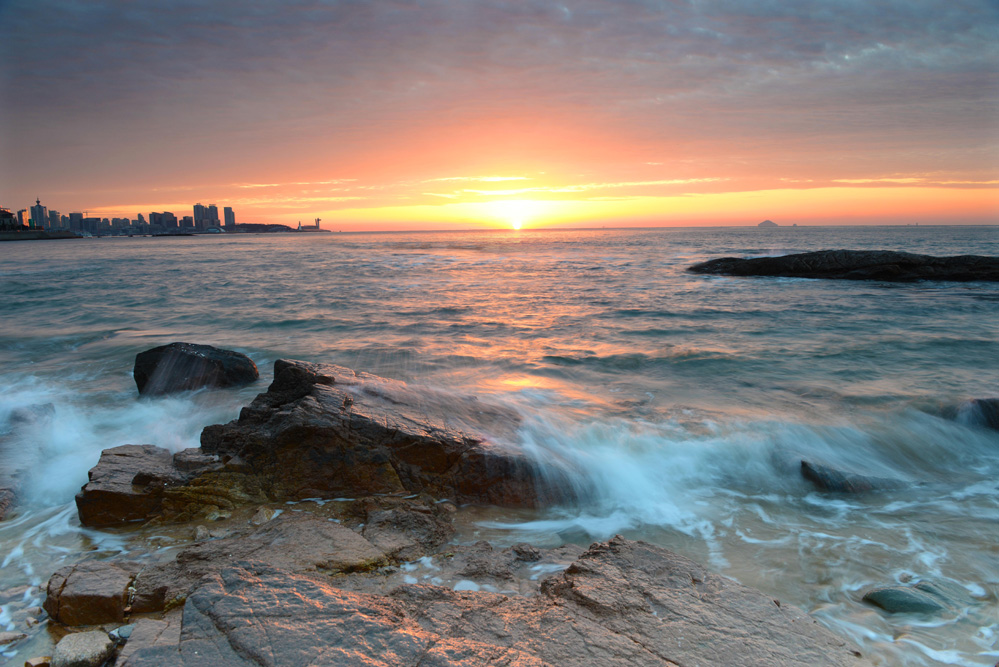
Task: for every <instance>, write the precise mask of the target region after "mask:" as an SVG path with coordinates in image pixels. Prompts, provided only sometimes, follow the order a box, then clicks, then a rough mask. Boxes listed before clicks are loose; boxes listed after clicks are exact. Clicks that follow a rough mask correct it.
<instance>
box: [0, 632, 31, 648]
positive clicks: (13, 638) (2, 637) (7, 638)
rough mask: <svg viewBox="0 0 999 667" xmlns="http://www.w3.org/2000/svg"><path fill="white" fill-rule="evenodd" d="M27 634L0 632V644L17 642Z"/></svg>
mask: <svg viewBox="0 0 999 667" xmlns="http://www.w3.org/2000/svg"><path fill="white" fill-rule="evenodd" d="M27 636H28V635H26V634H24V633H23V632H0V646H6V645H7V644H13V643H14V642H19V641H21V640H22V639H25V638H26V637H27Z"/></svg>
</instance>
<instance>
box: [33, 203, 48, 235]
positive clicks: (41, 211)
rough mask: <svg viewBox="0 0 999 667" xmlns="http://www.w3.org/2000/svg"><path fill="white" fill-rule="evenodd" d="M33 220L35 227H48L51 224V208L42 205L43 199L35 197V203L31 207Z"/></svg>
mask: <svg viewBox="0 0 999 667" xmlns="http://www.w3.org/2000/svg"><path fill="white" fill-rule="evenodd" d="M31 220H32V224H34V226H35V227H38V228H42V227H47V226H48V224H49V210H48V209H47V208H45V207H44V206H42V201H41V200H40V199H38V198H37V197H36V198H35V205H34V206H32V207H31Z"/></svg>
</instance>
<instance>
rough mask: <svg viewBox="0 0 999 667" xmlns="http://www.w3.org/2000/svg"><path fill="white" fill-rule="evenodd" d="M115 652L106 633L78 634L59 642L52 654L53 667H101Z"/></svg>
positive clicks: (112, 643)
mask: <svg viewBox="0 0 999 667" xmlns="http://www.w3.org/2000/svg"><path fill="white" fill-rule="evenodd" d="M112 651H114V642H113V641H111V638H110V637H108V635H107V633H106V632H102V631H100V630H95V631H93V632H77V633H74V634H69V635H66V636H65V637H63V638H62V639H60V640H59V643H58V644H56V647H55V652H54V653H53V654H52V662H51V665H52V667H100V665H103V664H104V663H105V662H106V661H107V659H108V658H110V657H111V653H112Z"/></svg>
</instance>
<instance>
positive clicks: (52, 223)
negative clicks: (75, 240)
mask: <svg viewBox="0 0 999 667" xmlns="http://www.w3.org/2000/svg"><path fill="white" fill-rule="evenodd" d="M59 219H60V216H59V211H49V224H48V227H49V229H59V228H60V227H62V225H61V224H60V222H59Z"/></svg>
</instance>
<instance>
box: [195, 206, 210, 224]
mask: <svg viewBox="0 0 999 667" xmlns="http://www.w3.org/2000/svg"><path fill="white" fill-rule="evenodd" d="M207 218H208V209H207V208H205V206H204V205H203V204H195V205H194V227H195V228H196V229H204V228H205V220H206V219H207Z"/></svg>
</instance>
